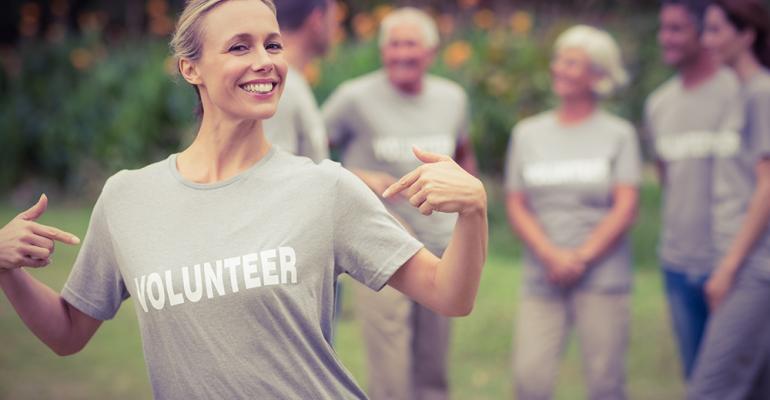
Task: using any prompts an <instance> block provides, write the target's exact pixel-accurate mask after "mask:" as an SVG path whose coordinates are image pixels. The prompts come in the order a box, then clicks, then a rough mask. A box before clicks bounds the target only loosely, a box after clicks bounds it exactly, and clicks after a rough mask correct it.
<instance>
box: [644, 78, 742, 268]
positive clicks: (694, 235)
mask: <svg viewBox="0 0 770 400" xmlns="http://www.w3.org/2000/svg"><path fill="white" fill-rule="evenodd" d="M741 103H742V102H741V100H740V92H739V84H738V81H737V78H736V77H735V76H734V75H733V73H732V72H730V71H729V70H727V69H720V70H719V71H718V72H717V73H715V74H714V76H713V77H711V78H710V79H709V80H708V81H706V82H703V83H702V84H700V85H698V86H697V87H695V88H692V89H685V88H684V86H683V84H682V80H681V78H680V77H679V76H675V77H673V78H671V79H669V80H668V81H667V82H666V83H664V84H663V85H662V86H661V87H659V88H658V89H656V90H655V92H653V93H652V94H651V95H650V97H649V98H648V99H647V104H646V105H645V118H646V121H645V122H646V126H647V129H648V131H649V133H650V134H651V135H652V139H653V143H654V149H655V153H656V156H657V157H658V160H660V161H661V162H662V163H663V165H664V168H665V171H666V172H665V174H666V176H665V179H666V182H665V187H664V188H663V189H664V190H663V228H662V233H661V237H660V243H659V246H658V253H659V256H660V258H661V259H662V260H663V262H664V265H665V267H666V268H670V269H675V270H678V271H679V272H686V273H695V274H705V273H708V272H710V271H711V270H712V269H713V267H714V265H713V264H714V258H715V256H716V251H715V248H714V245H713V243H712V238H711V236H712V234H711V232H712V228H713V226H712V205H713V190H714V188H713V181H714V169H713V168H714V157H715V156H719V155H720V154H722V153H724V152H726V151H728V150H729V149H730V147H731V146H732V145H733V144H732V141H733V138H734V132H738V131H739V130H740V128H741V126H742V125H743V122H742V121H743V110H742V107H741Z"/></svg>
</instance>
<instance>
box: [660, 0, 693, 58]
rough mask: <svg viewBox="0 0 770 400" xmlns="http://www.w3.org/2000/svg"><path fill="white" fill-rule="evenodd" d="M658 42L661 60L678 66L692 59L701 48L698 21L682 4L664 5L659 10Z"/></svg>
mask: <svg viewBox="0 0 770 400" xmlns="http://www.w3.org/2000/svg"><path fill="white" fill-rule="evenodd" d="M659 19H660V28H659V29H658V44H660V47H661V50H662V53H663V54H662V55H663V62H665V63H666V64H667V65H670V66H673V67H680V66H682V65H685V64H687V63H688V62H689V61H690V60H693V59H694V58H695V57H696V56H697V55H698V52H699V51H700V50H701V45H700V41H699V36H698V23H697V21H696V20H695V18H694V17H693V15H692V14H691V13H690V11H688V9H687V7H686V6H684V5H682V4H669V5H664V6H663V7H662V8H661V10H660V15H659Z"/></svg>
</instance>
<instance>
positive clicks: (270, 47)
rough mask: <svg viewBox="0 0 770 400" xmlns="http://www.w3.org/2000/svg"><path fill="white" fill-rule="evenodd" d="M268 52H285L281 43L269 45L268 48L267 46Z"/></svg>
mask: <svg viewBox="0 0 770 400" xmlns="http://www.w3.org/2000/svg"><path fill="white" fill-rule="evenodd" d="M265 48H267V49H268V50H277V51H280V50H283V46H282V45H281V44H280V43H268V44H267V46H265Z"/></svg>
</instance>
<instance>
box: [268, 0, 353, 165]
mask: <svg viewBox="0 0 770 400" xmlns="http://www.w3.org/2000/svg"><path fill="white" fill-rule="evenodd" d="M275 6H276V8H277V11H278V25H279V26H280V27H281V36H282V38H283V43H284V53H283V55H284V58H285V59H286V61H287V62H288V63H289V70H288V73H287V76H286V82H285V85H284V91H283V94H282V95H281V101H280V102H279V103H278V111H276V113H275V115H274V116H273V117H272V118H270V119H267V120H265V135H266V137H267V139H268V140H270V142H271V143H272V144H273V145H276V146H278V147H280V148H282V149H284V150H286V151H288V152H290V153H294V154H296V155H300V156H305V157H308V158H310V159H312V160H313V161H315V162H319V161H321V160H323V159H325V158H329V143H328V142H329V141H328V139H327V137H326V129H325V127H324V122H323V116H322V115H321V110H320V109H319V108H318V103H317V102H316V100H315V97H314V95H313V91H312V89H311V88H310V84H309V83H308V81H307V79H305V76H304V74H303V71H304V70H305V68H306V67H307V66H308V65H309V64H310V63H311V62H313V60H314V59H315V58H318V57H321V56H323V55H324V54H326V52H327V51H328V50H329V47H330V46H331V43H332V40H333V38H334V34H335V31H336V30H337V29H339V27H338V24H339V22H338V20H337V3H336V2H335V1H334V0H275Z"/></svg>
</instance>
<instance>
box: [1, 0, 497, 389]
mask: <svg viewBox="0 0 770 400" xmlns="http://www.w3.org/2000/svg"><path fill="white" fill-rule="evenodd" d="M282 47H283V46H282V43H281V36H280V33H279V28H278V22H277V20H276V17H275V8H274V6H273V3H272V2H271V1H270V0H261V1H259V0H238V1H235V0H232V1H227V0H192V1H189V2H187V4H186V6H185V8H184V11H183V12H182V15H181V17H180V19H179V22H178V24H177V28H176V31H175V34H174V38H173V39H172V48H173V49H174V55H175V57H176V58H177V60H178V68H179V70H180V73H181V75H182V76H183V77H184V79H185V80H186V81H187V82H188V83H190V84H191V85H193V86H194V88H195V90H196V93H197V95H198V99H199V101H200V104H201V109H202V111H203V113H202V116H201V121H200V127H199V130H198V134H197V136H196V138H195V140H194V141H193V143H192V144H191V145H190V146H189V147H188V148H186V149H185V150H183V151H182V152H181V153H178V154H172V155H171V156H169V157H168V158H167V159H166V160H163V161H160V162H157V163H154V164H151V165H149V166H147V167H144V168H142V169H139V170H130V171H129V170H124V171H121V172H118V173H117V174H115V175H113V176H112V177H111V178H110V179H108V181H107V183H106V184H105V186H104V188H103V190H102V193H101V195H100V196H99V199H98V200H97V202H96V205H95V207H94V210H93V212H92V215H91V219H90V222H89V227H88V232H87V234H86V237H85V239H84V241H83V246H82V248H81V249H80V252H79V254H78V256H77V259H76V261H75V265H74V267H73V268H72V271H71V273H70V277H69V279H68V280H67V282H66V284H65V285H64V288H63V289H62V291H61V293H60V294H59V293H56V292H54V291H53V290H51V289H50V288H49V287H47V286H45V285H44V284H43V283H41V282H40V281H38V280H37V279H35V278H34V277H32V276H31V275H29V274H28V273H27V272H26V271H25V270H24V269H22V268H14V269H4V270H2V271H0V287H2V290H3V291H4V293H5V295H6V296H7V297H8V299H9V301H10V303H11V304H12V305H13V307H14V308H15V309H16V311H17V312H18V314H19V316H20V317H21V319H22V320H23V321H24V323H25V324H26V325H27V327H28V328H29V329H30V330H31V331H32V332H33V333H34V334H35V335H36V336H37V337H38V338H40V340H41V341H42V342H43V343H45V344H46V345H48V346H49V347H50V348H51V349H52V350H53V351H55V352H56V353H57V354H59V355H68V354H73V353H77V352H78V351H80V350H81V349H82V348H83V347H84V346H85V345H86V344H87V343H88V341H89V339H90V338H91V336H92V335H93V334H94V333H95V332H96V330H97V329H98V328H99V326H100V325H101V323H102V321H104V320H109V319H111V318H113V317H114V316H115V314H116V312H117V311H118V309H119V308H120V305H121V304H122V302H123V300H125V299H126V298H128V297H129V296H131V297H133V299H134V300H135V301H134V306H135V309H136V314H137V317H138V321H139V327H140V331H141V334H142V344H143V348H144V355H145V360H146V363H147V367H148V372H149V378H150V382H151V384H152V389H153V393H154V396H155V397H156V398H159V399H167V398H178V399H201V398H226V399H235V398H241V399H243V398H260V399H262V398H276V399H288V398H291V399H316V398H322V399H343V398H344V399H350V398H357V399H364V398H366V395H365V394H364V392H363V391H362V390H361V389H360V388H359V386H358V385H357V384H356V383H355V381H354V380H353V378H352V376H351V375H350V373H349V372H348V371H347V370H346V369H345V368H344V367H343V366H342V364H341V363H340V361H339V359H338V358H337V356H336V354H335V353H334V351H333V349H332V347H331V346H330V343H329V341H330V339H329V337H330V330H331V328H330V326H331V319H332V307H333V302H334V301H333V297H334V296H333V292H334V283H335V281H336V279H337V277H338V275H339V274H341V273H348V274H350V275H351V276H353V277H354V279H356V280H358V281H360V282H362V283H364V284H365V285H367V286H369V287H370V288H372V289H374V290H378V289H380V288H381V287H383V286H384V285H386V284H389V285H391V286H392V287H394V288H396V289H398V290H400V291H402V292H403V293H404V294H405V295H407V296H409V297H411V298H413V299H415V300H416V301H419V302H421V303H422V304H424V305H426V306H427V307H430V308H431V309H434V310H436V311H437V312H440V313H442V314H445V315H465V314H468V313H469V312H470V311H471V309H472V307H473V302H474V299H475V295H476V292H477V289H478V284H479V279H480V275H481V269H482V267H483V263H484V259H485V257H486V239H487V236H486V235H487V223H486V194H485V192H484V189H483V185H482V184H481V182H480V181H479V180H478V179H476V178H474V177H473V176H471V175H470V174H468V173H467V172H465V171H463V170H462V168H460V167H459V166H458V165H457V164H456V163H455V162H454V161H452V160H451V159H450V158H449V157H446V156H443V155H438V154H433V153H429V152H423V151H416V152H415V153H416V156H417V157H418V158H419V159H420V160H422V161H423V162H424V164H422V165H421V166H420V167H419V168H418V169H415V170H413V171H411V172H409V173H408V174H407V175H406V176H404V177H403V178H402V179H400V180H399V181H397V182H396V183H395V184H394V185H392V186H390V187H388V189H386V190H385V193H384V196H385V197H389V196H397V195H401V194H405V195H407V196H409V197H411V198H412V199H413V201H414V203H415V204H416V205H417V206H419V207H420V209H421V210H422V211H424V212H426V213H430V212H451V213H456V214H457V215H458V217H457V224H456V225H455V230H454V232H453V237H452V241H451V243H450V245H449V246H448V248H447V250H446V252H445V253H444V254H443V256H442V258H441V259H439V258H437V257H436V256H434V255H433V254H431V253H430V252H429V251H428V250H426V249H425V248H424V246H423V244H421V243H420V242H419V241H417V240H416V239H415V238H413V237H412V236H411V235H409V234H408V233H407V232H406V231H405V230H404V229H403V228H402V227H401V226H399V225H398V223H397V222H396V221H395V220H394V219H393V217H392V216H390V214H389V213H388V212H387V211H386V210H385V208H384V207H383V205H382V203H381V202H380V201H379V200H378V199H377V197H376V196H374V195H373V194H372V193H371V191H370V190H369V189H368V188H367V187H366V186H365V185H364V184H363V183H362V182H361V181H360V180H359V179H358V178H356V177H355V175H353V174H352V173H350V172H348V171H346V170H345V169H343V168H342V167H340V166H339V164H336V163H333V162H330V161H325V162H322V163H319V164H315V163H313V162H311V161H310V160H309V159H307V158H304V157H297V156H294V155H291V154H290V153H288V152H284V151H281V150H280V149H276V148H274V147H272V146H271V145H270V143H269V142H268V141H267V140H266V139H265V137H264V132H263V128H262V121H263V120H265V119H267V118H269V117H271V116H272V115H273V113H274V112H275V109H276V107H277V104H278V100H279V97H280V94H281V92H282V89H283V84H284V78H285V76H286V70H287V65H286V62H285V61H284V59H283V57H282V54H281V49H282ZM420 199H422V200H423V201H419V200H420ZM22 265H23V263H22ZM18 266H19V267H20V265H18Z"/></svg>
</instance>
